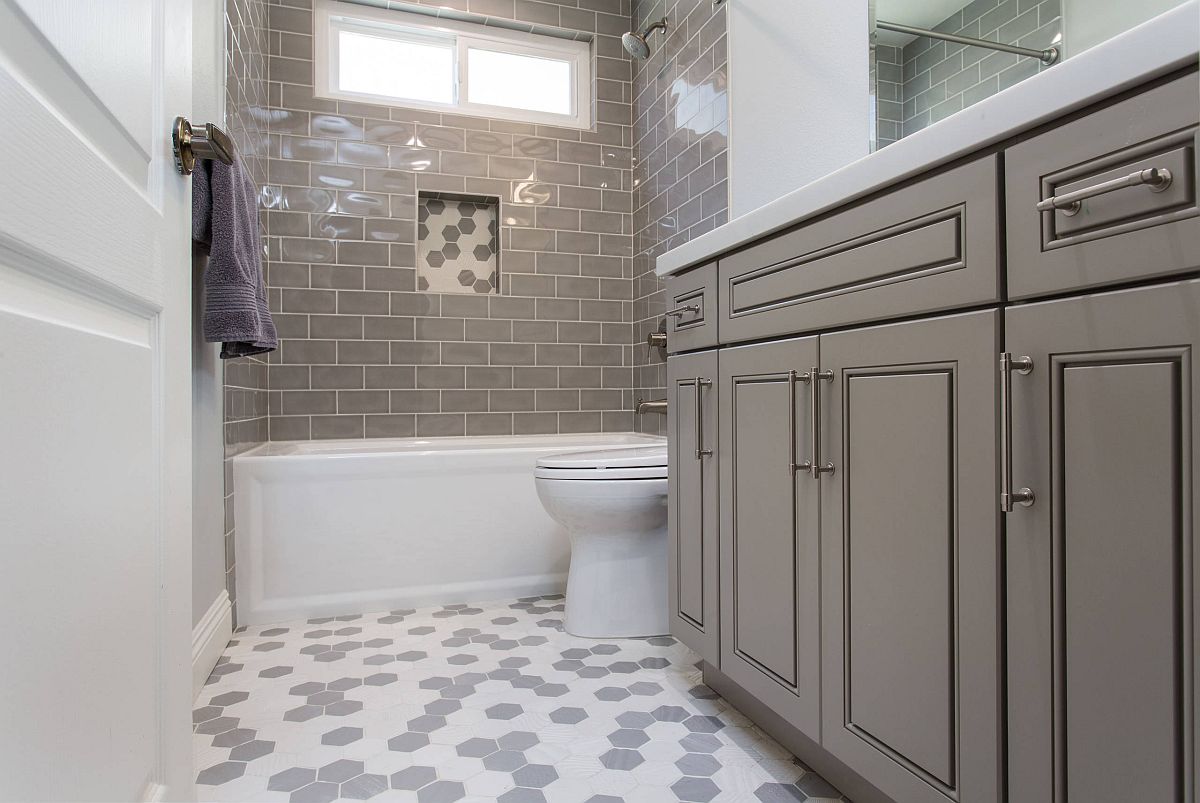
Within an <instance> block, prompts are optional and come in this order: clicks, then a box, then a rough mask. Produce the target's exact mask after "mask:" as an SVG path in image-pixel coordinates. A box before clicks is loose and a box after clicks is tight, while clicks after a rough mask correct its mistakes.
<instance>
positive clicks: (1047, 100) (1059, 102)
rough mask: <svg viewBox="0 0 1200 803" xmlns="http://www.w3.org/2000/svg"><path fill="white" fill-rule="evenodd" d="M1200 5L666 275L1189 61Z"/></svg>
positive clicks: (883, 160)
mask: <svg viewBox="0 0 1200 803" xmlns="http://www.w3.org/2000/svg"><path fill="white" fill-rule="evenodd" d="M1198 19H1200V0H1190V1H1189V2H1187V3H1184V4H1183V5H1181V6H1178V7H1177V8H1175V9H1173V10H1171V11H1168V12H1167V13H1165V14H1162V15H1161V16H1158V17H1155V18H1154V19H1152V20H1150V21H1149V22H1146V23H1144V24H1142V25H1139V26H1138V27H1136V28H1133V29H1132V30H1129V31H1127V32H1126V33H1124V34H1121V35H1120V36H1117V37H1114V38H1113V39H1110V40H1108V41H1107V42H1104V43H1103V44H1100V45H1097V46H1096V47H1093V48H1092V49H1091V50H1087V51H1084V52H1083V53H1080V54H1079V55H1078V56H1072V57H1070V58H1068V59H1067V60H1066V61H1063V62H1062V63H1061V64H1058V65H1057V66H1055V67H1054V68H1053V69H1050V70H1045V71H1043V72H1041V73H1039V74H1038V75H1035V76H1033V77H1031V78H1028V79H1026V80H1025V81H1022V82H1021V83H1019V84H1017V85H1015V86H1012V87H1010V88H1008V89H1006V90H1004V91H1003V92H1000V93H999V94H996V95H993V96H991V97H990V98H987V99H985V100H982V101H980V102H979V103H976V104H975V105H974V106H970V107H968V108H967V109H964V110H963V111H961V112H959V113H958V114H955V115H953V116H951V117H947V118H946V119H945V120H942V121H941V122H938V123H935V124H933V125H931V126H929V127H928V128H925V129H922V130H921V131H918V132H916V133H914V134H912V135H911V136H907V137H904V138H903V139H901V140H900V141H898V142H896V143H894V144H892V145H889V146H887V147H886V148H884V149H883V150H880V151H876V152H875V153H872V154H870V155H868V156H864V157H863V158H862V159H859V160H858V161H856V162H852V163H851V164H848V165H846V166H845V167H843V168H841V169H840V170H836V171H834V172H832V173H830V174H829V175H827V176H824V177H822V178H819V179H817V180H816V181H814V182H812V183H810V184H806V185H805V186H803V187H801V188H799V189H797V190H793V191H792V192H789V193H788V194H787V195H783V196H781V197H779V198H777V199H775V200H774V201H771V202H770V203H768V204H765V205H763V206H760V207H759V208H758V209H755V210H753V211H752V212H747V213H746V214H744V215H742V216H741V217H736V218H734V219H733V220H730V221H729V222H728V223H726V224H725V225H723V226H719V227H717V228H715V229H713V230H712V231H709V232H706V233H705V234H702V235H700V236H699V237H697V238H696V239H694V240H692V241H690V242H687V243H684V244H683V245H681V246H679V247H678V248H674V249H672V250H670V251H668V252H667V253H665V254H663V255H662V256H660V257H658V260H657V263H656V267H655V273H657V274H658V275H659V276H667V275H669V274H672V273H676V272H678V271H680V270H682V269H684V268H687V267H691V266H692V265H696V264H699V263H701V262H706V261H709V260H711V259H712V258H713V257H715V256H717V255H719V254H722V253H724V252H726V251H729V250H732V249H733V248H736V247H738V246H740V245H744V244H746V243H749V242H752V241H754V240H757V239H758V238H760V237H763V236H764V235H767V234H771V233H772V232H775V231H779V230H780V229H784V228H787V227H789V226H792V225H795V224H796V223H799V222H800V221H802V220H804V219H805V218H809V217H812V216H814V215H818V214H821V213H822V212H827V211H829V210H830V209H833V208H836V207H838V206H841V205H843V204H845V203H847V202H849V201H853V200H854V199H856V198H860V197H862V196H864V195H867V194H869V193H871V192H874V191H875V190H878V189H881V188H883V187H886V186H888V185H889V184H894V183H896V182H898V181H902V180H904V179H906V178H909V177H911V176H915V175H917V174H919V173H923V172H925V171H927V170H930V169H931V168H934V167H937V166H938V165H941V164H944V163H946V162H950V161H952V160H954V159H957V158H958V157H960V156H964V155H966V154H969V153H971V152H973V151H976V150H979V149H981V148H985V147H987V146H988V145H991V144H993V143H996V142H999V141H1001V140H1004V139H1007V138H1009V137H1011V136H1013V135H1015V134H1018V133H1020V132H1021V131H1024V130H1027V129H1030V128H1033V127H1035V126H1038V125H1041V124H1042V123H1045V122H1047V121H1049V120H1053V119H1054V118H1056V117H1059V116H1062V115H1063V114H1067V113H1069V112H1071V111H1073V110H1075V109H1078V108H1082V107H1084V106H1087V105H1089V104H1091V103H1095V102H1096V101H1098V100H1101V99H1103V98H1104V97H1107V96H1109V95H1114V94H1116V93H1118V92H1121V91H1123V90H1125V89H1129V88H1131V87H1134V86H1137V85H1138V84H1140V83H1143V82H1145V81H1148V80H1151V79H1153V78H1154V77H1156V76H1159V75H1163V74H1165V73H1168V72H1171V71H1172V70H1177V69H1180V68H1182V67H1185V66H1187V65H1188V64H1189V63H1190V64H1195V63H1196V60H1197V54H1198V52H1200V28H1198Z"/></svg>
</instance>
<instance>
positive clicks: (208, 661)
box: [192, 589, 233, 700]
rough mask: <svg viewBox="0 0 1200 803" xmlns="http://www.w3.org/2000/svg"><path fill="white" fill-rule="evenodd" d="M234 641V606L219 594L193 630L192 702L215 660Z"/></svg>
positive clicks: (224, 594) (211, 669)
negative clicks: (231, 640)
mask: <svg viewBox="0 0 1200 803" xmlns="http://www.w3.org/2000/svg"><path fill="white" fill-rule="evenodd" d="M232 638H233V605H232V603H230V601H229V592H228V591H226V590H225V589H221V593H220V594H218V595H217V598H216V599H214V600H213V603H212V605H210V606H209V607H208V610H207V611H205V613H204V616H203V617H201V619H200V621H199V622H197V623H196V626H195V627H193V628H192V699H193V700H194V699H196V697H197V696H199V694H200V690H201V689H203V688H204V681H206V680H208V676H209V675H210V674H211V673H212V671H213V667H214V666H216V665H217V659H219V658H220V657H221V653H222V652H224V651H225V647H226V646H227V645H228V644H229V640H230V639H232Z"/></svg>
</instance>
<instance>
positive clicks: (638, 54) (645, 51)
mask: <svg viewBox="0 0 1200 803" xmlns="http://www.w3.org/2000/svg"><path fill="white" fill-rule="evenodd" d="M660 30H661V31H663V32H664V33H665V32H666V30H667V18H666V17H663V18H662V19H660V20H658V21H657V22H653V23H651V24H650V25H649V26H648V27H647V28H646V30H644V31H642V32H641V33H634V32H633V31H629V32H628V33H624V34H622V35H621V44H622V45H624V47H625V49H626V50H627V51H628V52H629V55H631V56H633V57H634V58H635V59H644V58H648V57H649V56H650V42H649V39H650V34H652V33H654V32H655V31H660Z"/></svg>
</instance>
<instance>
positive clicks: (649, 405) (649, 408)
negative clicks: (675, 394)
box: [634, 399, 667, 415]
mask: <svg viewBox="0 0 1200 803" xmlns="http://www.w3.org/2000/svg"><path fill="white" fill-rule="evenodd" d="M634 412H636V413H637V414H638V415H645V414H646V413H658V414H659V415H666V414H667V400H666V399H663V400H662V401H644V400H642V399H638V400H637V406H636V407H635V408H634Z"/></svg>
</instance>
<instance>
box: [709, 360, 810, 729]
mask: <svg viewBox="0 0 1200 803" xmlns="http://www.w3.org/2000/svg"><path fill="white" fill-rule="evenodd" d="M817 356H818V355H817V340H816V338H802V339H798V340H787V341H782V342H777V343H768V344H763V345H758V346H743V347H739V348H734V349H725V350H723V351H722V352H721V358H720V362H721V366H720V368H721V370H720V376H721V381H720V409H721V437H720V445H719V449H720V452H719V457H720V467H721V489H722V493H721V499H722V502H723V507H722V510H721V600H722V604H721V619H722V634H723V638H722V643H721V669H722V671H723V672H724V673H725V674H727V675H729V677H731V678H732V679H733V680H735V681H736V682H738V683H739V684H740V685H741V686H742V687H743V688H745V689H746V690H748V691H750V692H751V693H752V694H754V695H755V696H757V697H758V698H759V699H761V700H762V701H763V702H765V703H767V704H768V705H771V706H772V707H774V708H775V710H776V711H778V712H779V713H780V714H781V715H783V716H784V717H785V718H786V719H788V721H789V722H791V724H792V725H794V726H795V727H797V728H799V729H800V730H802V731H803V732H805V733H806V734H808V735H809V736H811V737H812V738H814V739H815V738H817V737H818V734H819V729H820V693H819V688H820V686H819V682H820V610H819V606H820V586H819V577H820V575H819V572H820V567H819V552H818V532H817V527H818V509H817V493H816V482H815V481H814V480H812V479H811V478H810V477H808V475H807V474H804V473H802V472H796V474H795V475H793V473H792V471H791V470H790V468H789V466H790V464H791V462H792V461H793V460H796V461H802V460H803V459H806V458H804V457H803V456H804V455H806V454H808V452H807V451H806V449H807V443H808V441H807V439H806V438H805V437H804V436H803V434H802V433H803V432H805V431H806V429H807V428H806V426H805V425H806V423H807V417H806V411H807V410H808V404H807V396H808V393H807V390H806V387H807V386H806V385H804V384H802V383H800V382H798V381H795V380H794V379H793V377H792V376H791V375H790V374H789V371H795V372H796V373H797V374H804V373H805V372H807V371H809V369H810V368H811V367H812V366H815V365H816V364H817ZM789 384H790V385H792V388H791V389H790V390H789ZM789 433H790V434H791V440H790V441H789Z"/></svg>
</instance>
